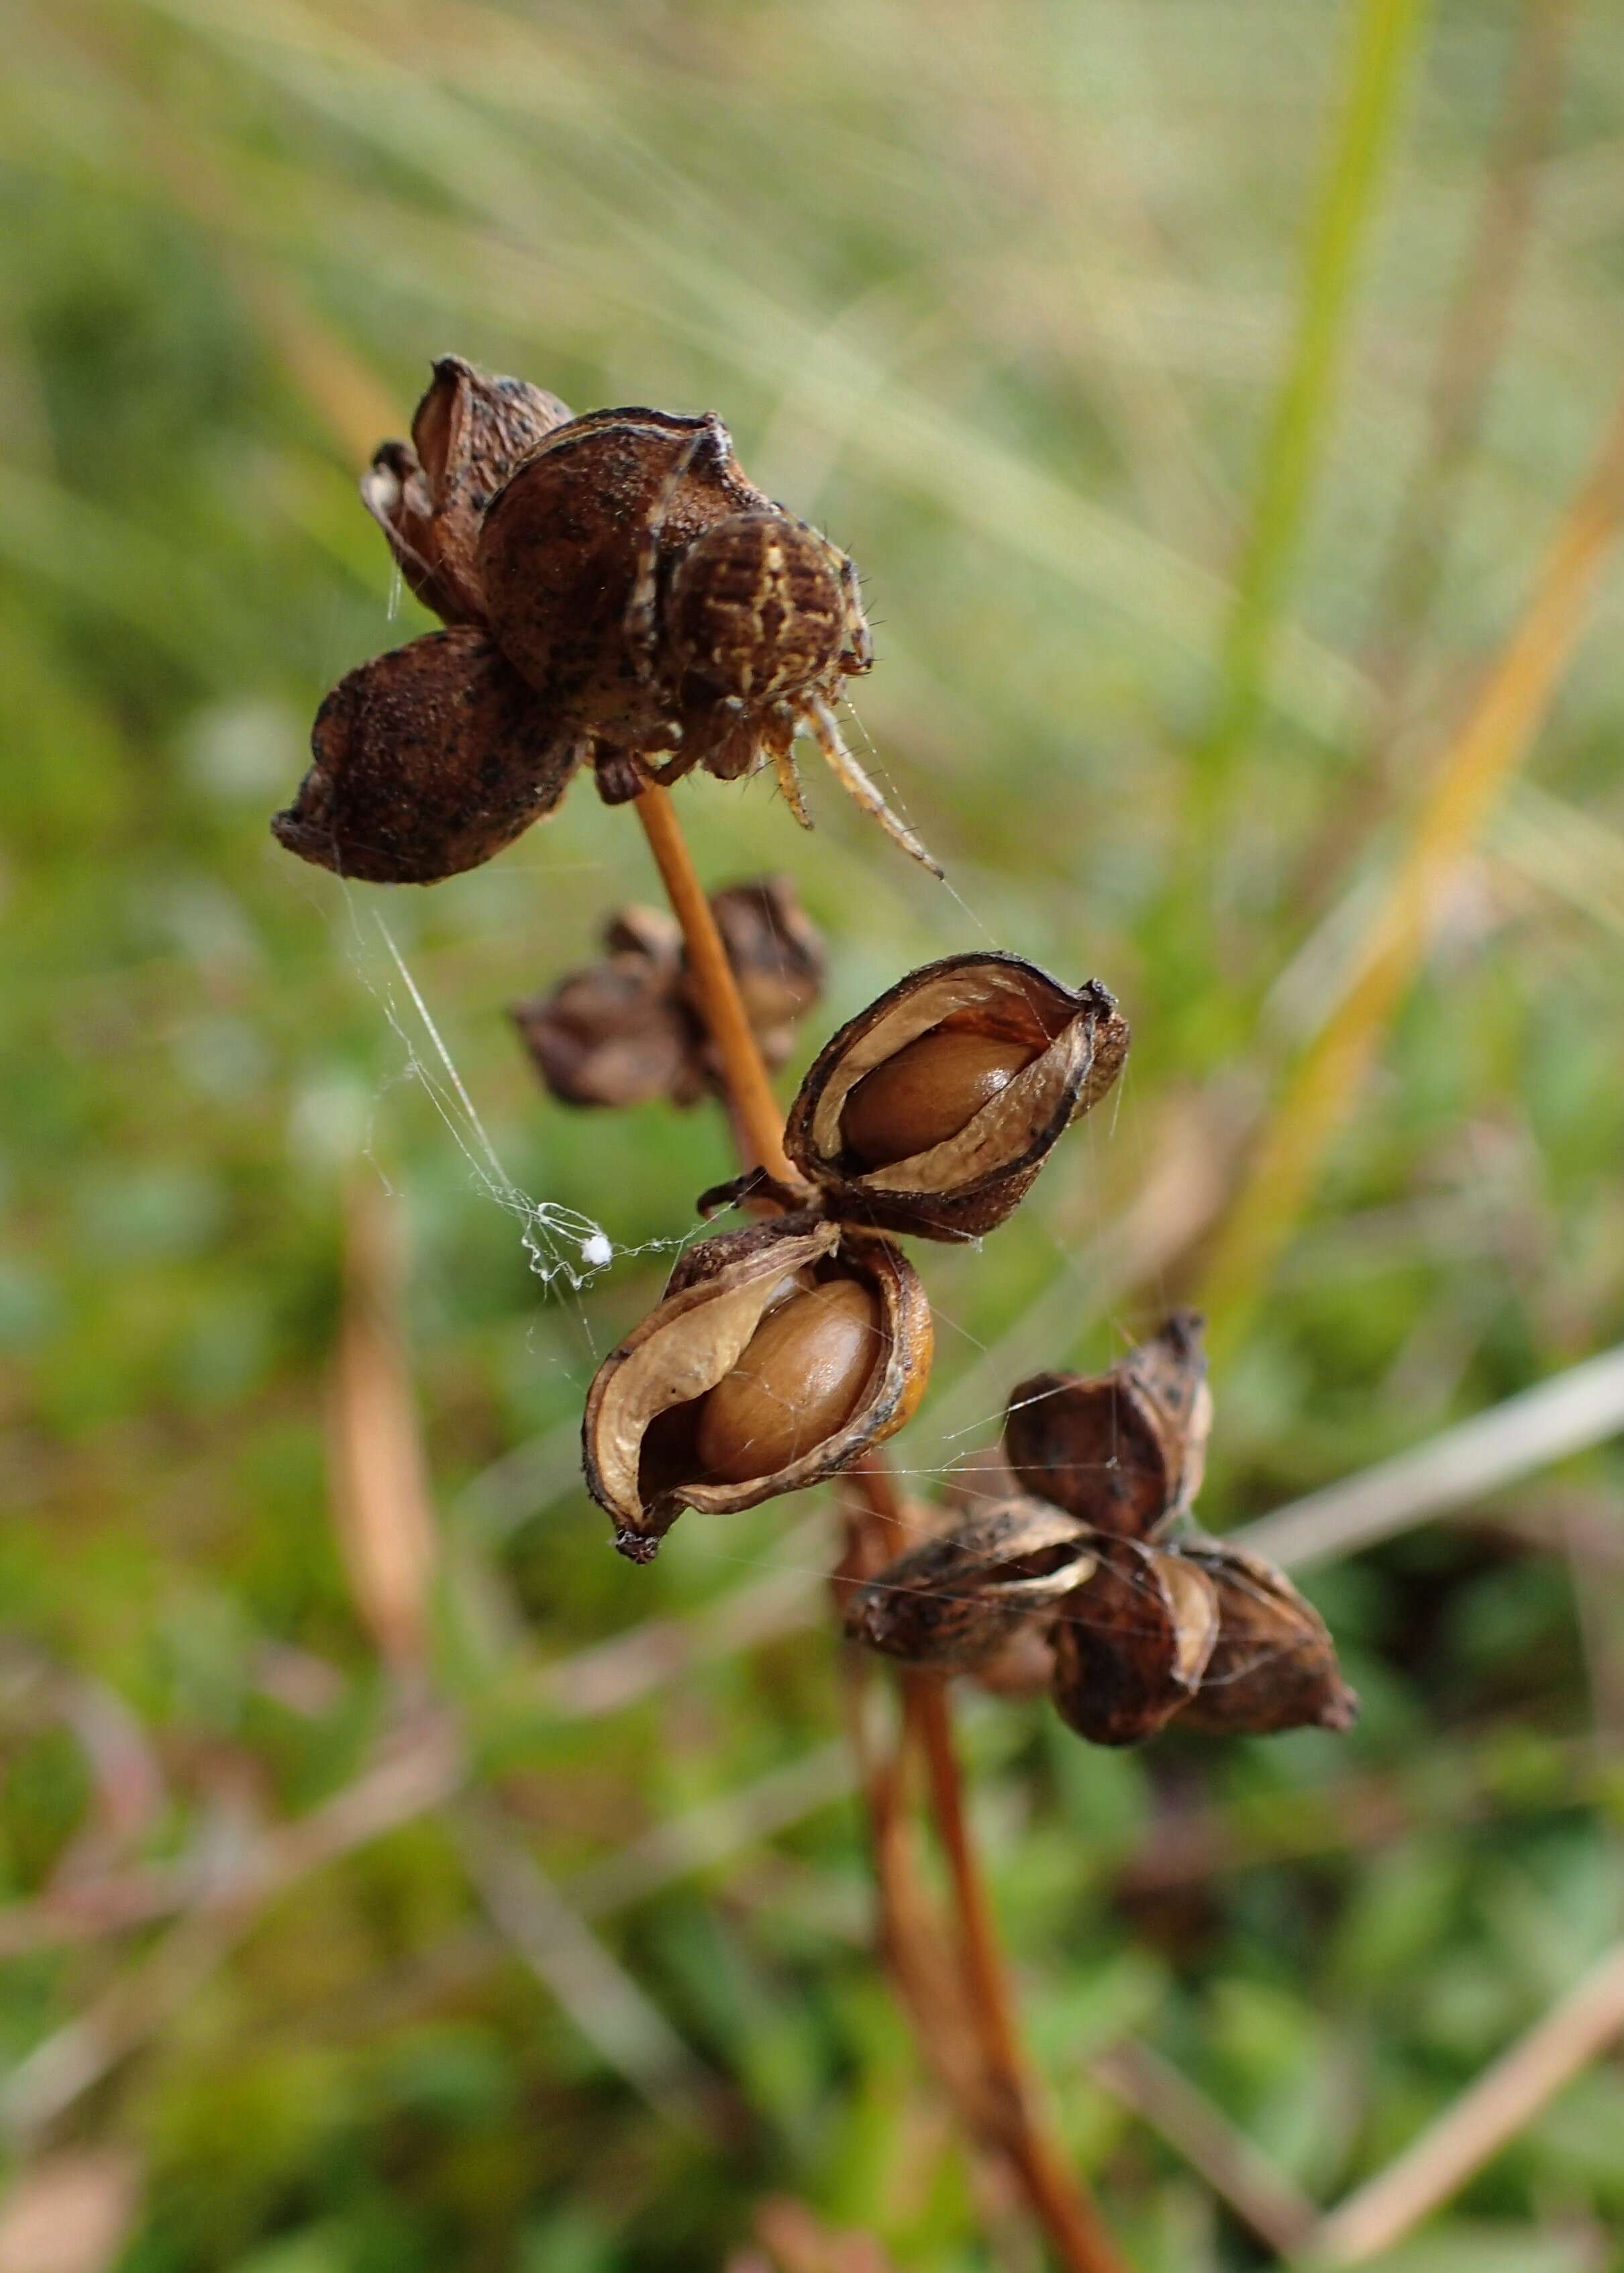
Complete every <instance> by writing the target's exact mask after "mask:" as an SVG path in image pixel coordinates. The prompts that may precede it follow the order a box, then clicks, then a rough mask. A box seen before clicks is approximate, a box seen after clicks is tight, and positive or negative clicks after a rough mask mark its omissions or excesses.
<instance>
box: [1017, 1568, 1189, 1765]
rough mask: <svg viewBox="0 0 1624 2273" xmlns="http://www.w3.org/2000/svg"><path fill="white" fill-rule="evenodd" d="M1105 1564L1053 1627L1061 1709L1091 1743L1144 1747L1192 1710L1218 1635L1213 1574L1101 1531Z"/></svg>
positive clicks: (1056, 1687) (1055, 1691)
mask: <svg viewBox="0 0 1624 2273" xmlns="http://www.w3.org/2000/svg"><path fill="white" fill-rule="evenodd" d="M1090 1544H1091V1546H1092V1549H1093V1551H1094V1553H1095V1555H1096V1557H1097V1558H1098V1563H1097V1568H1096V1571H1095V1572H1094V1575H1093V1577H1092V1578H1091V1579H1089V1583H1088V1585H1087V1586H1086V1587H1082V1588H1081V1589H1079V1591H1078V1592H1077V1594H1075V1595H1074V1597H1073V1599H1072V1600H1071V1601H1070V1602H1067V1603H1066V1605H1065V1607H1064V1609H1063V1611H1062V1612H1061V1614H1060V1615H1059V1616H1058V1617H1056V1619H1055V1621H1054V1624H1053V1626H1052V1627H1051V1636H1050V1638H1051V1641H1052V1643H1053V1647H1054V1689H1053V1696H1054V1701H1055V1704H1056V1705H1057V1706H1058V1707H1059V1711H1060V1714H1061V1716H1062V1718H1063V1719H1065V1720H1066V1721H1067V1722H1070V1724H1071V1726H1072V1727H1073V1728H1074V1729H1076V1731H1077V1733H1078V1734H1079V1736H1081V1737H1087V1738H1088V1740H1089V1743H1090V1744H1142V1743H1143V1742H1144V1740H1145V1738H1146V1737H1153V1736H1155V1734H1156V1730H1157V1729H1160V1728H1162V1727H1163V1726H1164V1724H1165V1723H1166V1722H1168V1721H1170V1720H1171V1718H1172V1716H1173V1714H1175V1713H1177V1712H1179V1710H1180V1708H1181V1707H1185V1706H1187V1705H1188V1704H1189V1702H1190V1699H1192V1698H1193V1697H1194V1695H1195V1692H1196V1691H1197V1689H1198V1688H1199V1686H1200V1684H1201V1676H1202V1674H1203V1672H1204V1671H1205V1670H1206V1668H1207V1663H1208V1661H1209V1658H1210V1657H1211V1655H1212V1652H1213V1648H1214V1646H1215V1644H1216V1640H1217V1634H1218V1604H1217V1596H1216V1592H1215V1590H1214V1587H1213V1585H1212V1582H1211V1580H1210V1579H1209V1578H1208V1576H1207V1574H1206V1572H1204V1571H1201V1570H1200V1569H1198V1568H1197V1567H1196V1566H1195V1565H1194V1564H1191V1563H1186V1562H1185V1561H1184V1560H1183V1558H1182V1557H1179V1556H1178V1555H1163V1554H1159V1553H1158V1552H1157V1551H1156V1549H1155V1548H1153V1547H1146V1546H1145V1545H1143V1544H1142V1542H1140V1541H1139V1540H1136V1539H1112V1538H1108V1537H1107V1536H1106V1535H1105V1534H1104V1533H1096V1534H1094V1535H1093V1537H1092V1539H1091V1542H1090Z"/></svg>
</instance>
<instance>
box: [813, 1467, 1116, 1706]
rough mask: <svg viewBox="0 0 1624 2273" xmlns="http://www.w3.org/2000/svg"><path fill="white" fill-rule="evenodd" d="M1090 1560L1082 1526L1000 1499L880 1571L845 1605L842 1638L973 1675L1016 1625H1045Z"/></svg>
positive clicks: (1034, 1503) (1050, 1511) (1082, 1578)
mask: <svg viewBox="0 0 1624 2273" xmlns="http://www.w3.org/2000/svg"><path fill="white" fill-rule="evenodd" d="M1095 1560H1096V1558H1095V1555H1094V1551H1093V1547H1092V1543H1091V1542H1090V1541H1089V1538H1088V1536H1087V1534H1085V1533H1084V1532H1083V1531H1082V1529H1081V1526H1080V1525H1078V1524H1076V1523H1074V1521H1073V1520H1072V1519H1071V1518H1070V1517H1069V1516H1067V1515H1066V1514H1064V1513H1063V1512H1061V1511H1060V1510H1059V1508H1054V1507H1046V1506H1045V1505H1044V1504H1043V1502H1042V1501H1041V1500H1031V1499H1016V1500H1010V1501H1007V1502H1006V1503H1005V1504H1003V1505H1001V1506H999V1507H992V1508H988V1509H986V1510H985V1511H984V1512H983V1513H981V1514H978V1515H974V1516H971V1517H969V1519H966V1520H962V1521H959V1522H955V1523H954V1525H953V1527H952V1528H951V1529H949V1530H947V1531H944V1532H942V1533H940V1534H938V1536H936V1537H935V1538H933V1539H926V1540H924V1541H922V1542H920V1544H919V1545H918V1546H917V1547H914V1548H910V1549H909V1551H908V1552H907V1553H906V1554H905V1555H900V1556H898V1557H896V1559H895V1560H894V1562H892V1563H888V1564H887V1565H886V1567H885V1569H884V1570H883V1571H882V1572H880V1573H879V1575H878V1576H877V1577H876V1578H874V1579H872V1580H871V1581H870V1583H869V1584H868V1585H867V1586H865V1587H862V1588H860V1589H859V1591H858V1592H857V1594H856V1595H855V1596H854V1597H853V1599H852V1601H851V1602H850V1604H849V1607H848V1609H847V1612H846V1630H847V1632H848V1633H849V1634H850V1635H851V1636H852V1637H853V1639H857V1640H859V1641H864V1642H866V1643H867V1644H868V1646H869V1647H870V1648H871V1649H878V1650H882V1651H884V1652H885V1654H887V1656H888V1657H900V1658H902V1659H903V1660H904V1661H905V1662H907V1663H909V1664H910V1665H920V1666H932V1667H937V1668H941V1669H953V1670H962V1669H969V1668H972V1667H979V1666H981V1665H982V1664H984V1662H987V1661H988V1660H990V1659H991V1658H992V1657H993V1656H994V1655H995V1654H998V1653H999V1651H1001V1650H1002V1649H1003V1648H1004V1647H1006V1645H1007V1644H1008V1643H1009V1642H1010V1640H1011V1639H1012V1637H1013V1636H1014V1632H1015V1630H1016V1629H1017V1628H1018V1627H1021V1626H1023V1625H1027V1624H1032V1623H1034V1622H1036V1623H1037V1624H1038V1625H1039V1627H1040V1628H1041V1627H1042V1626H1043V1625H1044V1624H1046V1622H1047V1621H1048V1620H1050V1619H1051V1618H1052V1617H1053V1616H1054V1614H1055V1610H1056V1607H1057V1605H1058V1604H1059V1603H1060V1602H1063V1601H1065V1599H1066V1597H1067V1596H1068V1595H1069V1594H1071V1593H1072V1591H1073V1589H1074V1588H1075V1587H1081V1586H1082V1585H1083V1584H1084V1583H1085V1582H1086V1581H1087V1580H1088V1579H1089V1578H1090V1577H1091V1576H1092V1574H1093V1572H1094V1567H1095Z"/></svg>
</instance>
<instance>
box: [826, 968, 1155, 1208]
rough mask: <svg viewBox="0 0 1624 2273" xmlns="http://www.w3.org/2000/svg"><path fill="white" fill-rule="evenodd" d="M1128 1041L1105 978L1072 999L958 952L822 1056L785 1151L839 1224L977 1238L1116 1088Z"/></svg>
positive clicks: (1040, 980)
mask: <svg viewBox="0 0 1624 2273" xmlns="http://www.w3.org/2000/svg"><path fill="white" fill-rule="evenodd" d="M1127 1042H1128V1031H1127V1027H1126V1024H1125V1023H1124V1021H1123V1020H1122V1019H1121V1018H1120V1017H1119V1016H1118V1014H1117V1008H1116V1003H1115V1001H1113V999H1112V997H1111V995H1110V994H1108V993H1107V992H1106V990H1105V988H1104V987H1103V986H1100V985H1099V984H1098V982H1097V981H1096V980H1094V979H1089V981H1088V982H1087V983H1086V984H1085V985H1084V986H1082V987H1081V989H1079V990H1078V991H1076V992H1074V991H1073V990H1072V989H1071V988H1069V987H1066V986H1061V985H1060V984H1059V981H1058V980H1057V979H1051V978H1050V977H1049V976H1048V974H1047V973H1046V972H1045V971H1040V970H1039V969H1038V968H1037V965H1036V964H1031V963H1027V962H1024V961H1023V960H1022V958H1021V957H1020V956H1014V955H954V956H947V957H946V958H945V960H943V961H942V962H939V963H932V964H925V965H924V968H923V969H921V970H918V971H911V972H910V973H909V976H908V977H907V978H906V979H901V980H899V981H898V983H897V985H896V986H893V987H891V988H890V989H889V990H888V991H887V993H886V994H882V995H881V996H880V997H879V1001H876V1002H872V1003H871V1004H870V1005H869V1007H868V1009H866V1010H864V1011H862V1012H861V1013H860V1014H859V1015H858V1016H857V1017H855V1018H853V1019H851V1020H849V1022H848V1023H847V1024H845V1025H844V1026H842V1028H841V1030H840V1031H839V1032H838V1033H837V1034H836V1035H834V1038H833V1039H832V1040H830V1041H829V1042H828V1043H827V1045H826V1046H825V1047H824V1048H823V1050H822V1051H821V1052H820V1053H819V1056H818V1059H817V1061H816V1062H815V1063H814V1064H813V1066H812V1069H811V1071H810V1072H809V1073H808V1074H807V1076H806V1078H805V1081H804V1082H803V1083H802V1084H801V1088H800V1093H799V1095H798V1096H797V1099H796V1100H795V1103H794V1105H793V1106H791V1107H790V1120H789V1126H788V1129H786V1131H785V1136H784V1148H785V1150H786V1151H787V1152H788V1153H789V1155H790V1159H792V1160H793V1161H794V1162H795V1165H796V1166H797V1168H799V1169H800V1171H801V1173H802V1174H803V1175H805V1177H806V1178H807V1179H808V1181H809V1182H812V1184H814V1185H816V1186H817V1187H818V1188H819V1189H820V1191H821V1192H822V1194H823V1196H824V1197H823V1204H824V1206H825V1208H826V1209H827V1212H829V1213H830V1214H831V1215H834V1216H838V1217H840V1218H841V1219H842V1221H846V1222H857V1223H872V1224H877V1225H879V1226H881V1227H883V1228H885V1229H886V1230H888V1231H906V1232H914V1233H917V1234H920V1235H921V1236H922V1237H924V1238H926V1239H950V1240H954V1239H976V1238H979V1237H980V1235H981V1234H982V1233H983V1232H985V1231H991V1230H992V1228H993V1227H994V1226H995V1225H997V1224H999V1223H1002V1222H1003V1220H1004V1219H1005V1217H1006V1216H1007V1215H1008V1214H1009V1213H1010V1212H1011V1211H1012V1210H1013V1209H1014V1207H1015V1205H1016V1204H1017V1203H1018V1202H1019V1201H1020V1199H1021V1197H1022V1195H1023V1194H1024V1193H1025V1191H1026V1189H1027V1188H1028V1186H1029V1184H1030V1183H1031V1182H1032V1180H1033V1178H1034V1177H1035V1176H1036V1175H1037V1171H1038V1169H1039V1168H1040V1167H1042V1166H1043V1163H1044V1159H1045V1158H1046V1156H1047V1154H1048V1152H1049V1151H1050V1149H1051V1146H1052V1145H1053V1144H1054V1143H1055V1141H1056V1139H1057V1138H1058V1137H1059V1136H1060V1134H1061V1132H1062V1131H1063V1130H1064V1129H1066V1126H1067V1125H1068V1123H1069V1122H1071V1121H1074V1120H1075V1119H1076V1117H1077V1116H1078V1114H1082V1113H1086V1112H1087V1111H1088V1109H1089V1106H1091V1105H1092V1104H1094V1103H1095V1101H1096V1099H1098V1098H1100V1097H1103V1096H1104V1093H1105V1091H1107V1090H1108V1089H1109V1088H1110V1087H1111V1084H1112V1082H1113V1081H1115V1079H1116V1077H1117V1075H1118V1073H1119V1071H1120V1070H1121V1066H1122V1061H1123V1058H1124V1057H1125V1055H1126V1051H1127Z"/></svg>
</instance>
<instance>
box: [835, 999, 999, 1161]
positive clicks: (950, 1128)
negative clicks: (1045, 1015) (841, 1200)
mask: <svg viewBox="0 0 1624 2273" xmlns="http://www.w3.org/2000/svg"><path fill="white" fill-rule="evenodd" d="M1036 1055H1037V1052H1036V1051H1035V1050H1034V1049H1033V1048H1032V1047H1031V1046H1030V1045H1029V1044H1027V1043H1024V1042H1019V1041H1015V1040H1014V1039H1010V1038H1008V1037H1007V1036H1003V1035H999V1034H977V1033H968V1032H955V1031H954V1030H952V1029H951V1028H943V1027H936V1028H934V1029H932V1031H931V1032H930V1033H928V1034H921V1035H920V1036H919V1038H918V1039H917V1041H912V1042H909V1043H908V1044H907V1045H906V1046H904V1047H903V1048H902V1049H900V1050H898V1052H897V1053H896V1055H895V1056H894V1057H890V1058H887V1060H886V1061H885V1062H884V1064H883V1065H878V1066H876V1067H875V1068H874V1070H873V1072H872V1073H870V1074H865V1075H864V1077H863V1079H862V1080H861V1081H860V1082H858V1084H857V1087H856V1088H855V1089H854V1090H853V1091H852V1092H851V1095H850V1096H849V1098H848V1099H847V1100H846V1106H845V1110H844V1112H843V1113H842V1115H841V1134H842V1137H844V1139H845V1144H846V1149H847V1151H848V1152H852V1153H854V1154H855V1155H856V1156H857V1159H859V1160H860V1161H861V1162H862V1163H863V1165H864V1167H865V1168H886V1167H890V1166H891V1165H892V1163H893V1162H894V1161H897V1160H911V1159H913V1158H914V1156H915V1154H916V1153H918V1152H929V1151H930V1150H931V1148H932V1145H935V1144H946V1143H947V1139H948V1137H956V1136H957V1135H958V1133H959V1131H960V1129H962V1128H964V1127H965V1126H966V1125H967V1124H968V1123H969V1121H973V1120H974V1119H975V1117H976V1115H977V1114H978V1113H979V1112H980V1111H981V1109H982V1107H983V1106H984V1105H988V1104H990V1103H991V1102H992V1099H993V1098H995V1097H996V1096H997V1095H998V1093H999V1091H1000V1090H1002V1089H1006V1088H1007V1087H1008V1085H1009V1084H1010V1082H1011V1081H1012V1080H1013V1079H1014V1076H1015V1075H1016V1074H1018V1073H1019V1072H1020V1070H1021V1069H1022V1066H1024V1065H1029V1064H1030V1062H1031V1061H1032V1059H1033V1058H1034V1057H1035V1056H1036Z"/></svg>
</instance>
